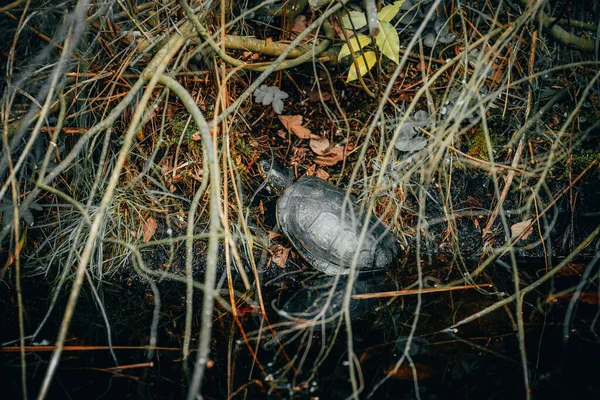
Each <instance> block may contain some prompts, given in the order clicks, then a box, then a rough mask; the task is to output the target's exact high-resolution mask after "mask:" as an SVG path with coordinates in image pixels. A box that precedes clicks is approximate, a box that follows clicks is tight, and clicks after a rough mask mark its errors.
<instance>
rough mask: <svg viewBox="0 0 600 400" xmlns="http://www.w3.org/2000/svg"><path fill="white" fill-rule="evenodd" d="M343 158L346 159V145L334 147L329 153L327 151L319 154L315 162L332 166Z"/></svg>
mask: <svg viewBox="0 0 600 400" xmlns="http://www.w3.org/2000/svg"><path fill="white" fill-rule="evenodd" d="M343 159H344V147H343V146H339V147H334V148H332V149H331V150H330V151H329V153H327V154H326V155H322V156H317V158H316V159H315V163H317V164H319V165H324V166H327V167H331V166H333V165H335V164H337V163H338V162H340V161H342V160H343Z"/></svg>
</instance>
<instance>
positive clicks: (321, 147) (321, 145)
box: [310, 137, 330, 156]
mask: <svg viewBox="0 0 600 400" xmlns="http://www.w3.org/2000/svg"><path fill="white" fill-rule="evenodd" d="M329 147H330V146H329V140H328V139H327V138H322V137H320V138H318V139H310V148H311V150H312V151H314V152H315V153H316V154H317V155H319V156H323V155H325V154H327V153H328V152H329Z"/></svg>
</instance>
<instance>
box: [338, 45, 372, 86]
mask: <svg viewBox="0 0 600 400" xmlns="http://www.w3.org/2000/svg"><path fill="white" fill-rule="evenodd" d="M365 60H366V61H367V63H366V64H365ZM376 61H377V56H375V52H373V51H367V52H365V53H364V54H363V55H362V56H360V57H358V58H357V59H356V62H357V64H358V70H359V73H360V76H363V75H364V74H366V73H367V72H368V71H369V70H370V69H371V68H373V65H375V62H376ZM357 79H358V74H357V73H356V68H355V66H354V64H352V66H351V67H350V71H348V79H346V82H352V81H355V80H357Z"/></svg>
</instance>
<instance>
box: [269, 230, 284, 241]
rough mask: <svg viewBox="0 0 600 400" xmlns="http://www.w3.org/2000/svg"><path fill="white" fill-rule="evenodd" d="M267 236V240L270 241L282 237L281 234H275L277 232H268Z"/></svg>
mask: <svg viewBox="0 0 600 400" xmlns="http://www.w3.org/2000/svg"><path fill="white" fill-rule="evenodd" d="M267 235H268V236H269V239H271V240H273V239H275V238H278V237H281V236H282V235H281V233H277V232H273V231H269V233H268V234H267Z"/></svg>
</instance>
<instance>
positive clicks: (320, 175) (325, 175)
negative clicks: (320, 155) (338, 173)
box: [315, 168, 330, 180]
mask: <svg viewBox="0 0 600 400" xmlns="http://www.w3.org/2000/svg"><path fill="white" fill-rule="evenodd" d="M315 176H316V177H317V178H321V179H323V180H327V179H329V177H330V175H329V174H328V173H327V172H325V170H323V169H321V168H319V169H318V170H317V172H316V173H315Z"/></svg>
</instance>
